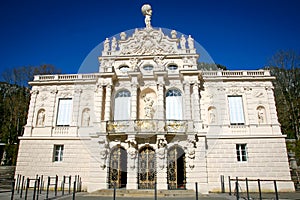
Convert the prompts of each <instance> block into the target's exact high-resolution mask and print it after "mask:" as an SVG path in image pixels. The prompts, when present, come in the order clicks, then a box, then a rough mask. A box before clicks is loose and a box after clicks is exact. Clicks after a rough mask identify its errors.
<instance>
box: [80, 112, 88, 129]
mask: <svg viewBox="0 0 300 200" xmlns="http://www.w3.org/2000/svg"><path fill="white" fill-rule="evenodd" d="M81 125H82V126H89V125H90V114H89V110H88V109H85V110H84V111H83V113H82V123H81Z"/></svg>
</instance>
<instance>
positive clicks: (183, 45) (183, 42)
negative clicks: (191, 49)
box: [180, 35, 186, 49]
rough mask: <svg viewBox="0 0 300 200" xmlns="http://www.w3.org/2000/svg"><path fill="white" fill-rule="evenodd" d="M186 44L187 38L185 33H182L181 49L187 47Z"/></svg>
mask: <svg viewBox="0 0 300 200" xmlns="http://www.w3.org/2000/svg"><path fill="white" fill-rule="evenodd" d="M185 44H186V39H185V37H184V35H181V38H180V47H181V49H186V47H185Z"/></svg>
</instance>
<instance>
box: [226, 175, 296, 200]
mask: <svg viewBox="0 0 300 200" xmlns="http://www.w3.org/2000/svg"><path fill="white" fill-rule="evenodd" d="M220 178H221V192H222V193H225V177H224V175H221V177H220ZM250 182H252V183H253V182H257V183H256V184H251V186H252V188H251V191H250V189H249V183H250ZM278 182H292V181H291V180H274V179H249V178H238V177H235V178H231V177H230V176H228V193H229V195H235V196H236V199H240V198H242V199H248V200H249V199H253V198H255V199H260V200H261V199H263V194H264V192H262V191H263V190H266V191H268V194H269V195H268V196H270V192H271V191H273V193H274V194H273V196H274V197H273V198H274V199H276V200H278V199H279V194H278V188H277V183H278ZM262 183H265V184H267V185H268V187H267V188H263V187H262ZM232 185H233V186H234V187H232ZM255 185H256V186H255ZM272 185H273V190H272V189H271V188H270V187H271V186H272Z"/></svg>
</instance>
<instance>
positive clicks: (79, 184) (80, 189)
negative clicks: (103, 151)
mask: <svg viewBox="0 0 300 200" xmlns="http://www.w3.org/2000/svg"><path fill="white" fill-rule="evenodd" d="M81 186H82V185H81V177H80V179H79V192H81Z"/></svg>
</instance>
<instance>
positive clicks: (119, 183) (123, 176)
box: [109, 146, 127, 188]
mask: <svg viewBox="0 0 300 200" xmlns="http://www.w3.org/2000/svg"><path fill="white" fill-rule="evenodd" d="M126 184H127V152H126V150H125V149H124V148H123V147H121V146H118V147H115V148H113V149H112V151H111V153H110V159H109V188H113V187H114V185H116V188H125V187H126Z"/></svg>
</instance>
